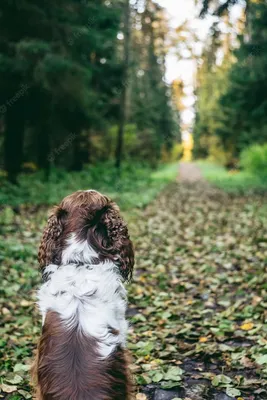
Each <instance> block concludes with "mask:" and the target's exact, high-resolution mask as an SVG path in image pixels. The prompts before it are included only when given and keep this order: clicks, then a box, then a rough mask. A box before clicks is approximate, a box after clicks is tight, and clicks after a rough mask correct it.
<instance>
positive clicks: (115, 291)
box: [38, 263, 130, 400]
mask: <svg viewBox="0 0 267 400" xmlns="http://www.w3.org/2000/svg"><path fill="white" fill-rule="evenodd" d="M47 271H48V272H47V273H48V275H49V278H48V281H47V282H46V283H44V284H43V286H42V287H41V289H40V291H39V295H38V297H39V307H40V309H41V311H42V313H43V320H44V325H43V332H42V337H41V340H40V344H39V351H38V353H39V355H38V383H39V388H41V390H40V392H41V396H40V399H43V400H111V399H112V400H113V399H114V400H115V399H116V400H125V399H127V396H128V393H129V385H130V380H129V377H128V370H127V360H126V352H125V347H124V346H125V339H126V331H127V323H126V321H125V309H126V301H125V300H126V298H125V296H126V293H125V290H124V287H123V285H122V283H121V281H120V278H119V275H118V274H117V273H116V266H115V265H113V264H112V263H104V264H101V265H95V266H89V265H88V266H80V267H77V266H76V265H68V266H61V267H57V266H50V267H48V269H47Z"/></svg>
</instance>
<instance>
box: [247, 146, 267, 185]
mask: <svg viewBox="0 0 267 400" xmlns="http://www.w3.org/2000/svg"><path fill="white" fill-rule="evenodd" d="M240 164H241V166H242V167H243V168H244V169H245V170H247V171H248V172H251V173H253V174H255V175H258V176H260V177H262V178H266V179H267V144H265V145H263V146H260V145H252V146H250V147H248V148H247V149H245V150H243V151H242V153H241V156H240Z"/></svg>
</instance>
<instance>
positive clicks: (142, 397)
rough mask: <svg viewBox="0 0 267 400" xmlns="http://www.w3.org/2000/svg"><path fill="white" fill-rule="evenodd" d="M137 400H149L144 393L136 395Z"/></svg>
mask: <svg viewBox="0 0 267 400" xmlns="http://www.w3.org/2000/svg"><path fill="white" fill-rule="evenodd" d="M136 400H147V397H146V395H145V394H143V393H138V394H137V395H136Z"/></svg>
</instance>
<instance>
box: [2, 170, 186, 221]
mask: <svg viewBox="0 0 267 400" xmlns="http://www.w3.org/2000/svg"><path fill="white" fill-rule="evenodd" d="M177 170H178V165H177V163H176V164H167V165H159V166H158V168H157V169H156V170H155V169H153V168H152V167H151V166H150V165H149V164H145V163H140V162H139V163H138V162H135V163H132V162H131V163H130V162H128V163H127V162H124V163H123V167H122V170H121V173H120V174H118V171H117V169H116V168H115V167H114V165H113V163H112V162H105V163H99V164H96V165H88V166H86V167H85V168H84V169H83V170H82V171H80V172H67V171H65V170H62V169H56V168H55V169H53V170H52V171H51V175H50V177H49V181H45V180H44V177H43V176H42V171H37V172H36V173H33V174H21V176H20V177H19V186H14V185H11V184H9V183H8V182H7V181H6V179H5V177H2V178H1V177H0V185H1V192H0V208H1V206H3V205H5V206H6V205H10V206H20V205H22V204H23V205H25V204H26V205H27V204H28V205H52V204H56V203H58V202H59V201H60V200H61V199H62V198H63V197H65V196H66V195H68V194H70V193H71V192H74V191H76V190H79V189H88V188H89V189H96V190H99V191H101V192H103V193H105V194H107V195H109V196H110V197H111V198H112V199H114V200H115V201H117V202H118V203H119V205H120V206H121V207H122V208H123V209H126V208H129V207H142V206H144V205H146V204H148V203H149V202H150V201H151V200H152V199H153V198H154V197H155V196H156V195H157V193H159V192H160V191H161V190H162V189H163V188H164V186H165V185H166V184H168V183H169V182H171V181H174V180H175V178H176V176H177ZM8 217H9V215H7V216H6V215H5V217H3V218H5V219H6V218H8ZM0 225H1V218H0Z"/></svg>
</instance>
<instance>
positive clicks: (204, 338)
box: [199, 336, 209, 343]
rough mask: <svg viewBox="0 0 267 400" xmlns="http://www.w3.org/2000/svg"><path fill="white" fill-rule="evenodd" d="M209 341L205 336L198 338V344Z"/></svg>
mask: <svg viewBox="0 0 267 400" xmlns="http://www.w3.org/2000/svg"><path fill="white" fill-rule="evenodd" d="M208 340H209V339H208V338H207V337H205V336H202V337H200V338H199V341H200V343H206V342H207V341H208Z"/></svg>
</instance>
